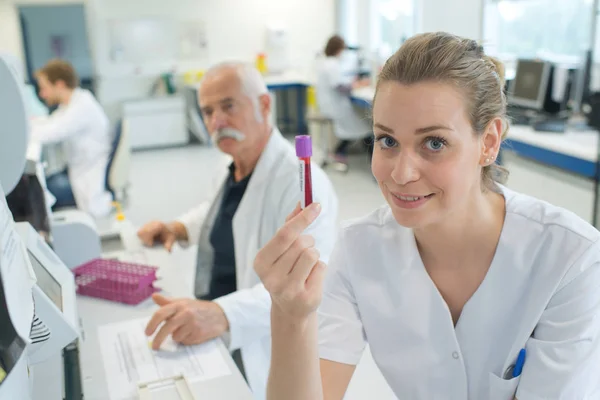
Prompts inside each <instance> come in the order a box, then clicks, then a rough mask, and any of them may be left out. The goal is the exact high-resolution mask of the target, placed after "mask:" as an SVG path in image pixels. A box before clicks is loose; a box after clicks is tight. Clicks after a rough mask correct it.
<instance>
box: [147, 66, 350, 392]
mask: <svg viewBox="0 0 600 400" xmlns="http://www.w3.org/2000/svg"><path fill="white" fill-rule="evenodd" d="M198 97H199V102H200V109H201V111H202V114H203V118H204V122H205V123H206V126H207V128H208V131H209V132H211V135H212V138H213V141H214V142H215V143H216V144H217V146H218V148H219V149H220V150H221V152H223V153H224V155H223V158H224V161H225V163H223V165H222V166H220V165H215V166H214V168H213V169H212V170H207V171H206V172H207V173H215V174H216V182H217V185H216V188H215V190H214V191H210V192H209V200H208V201H206V202H204V203H202V204H200V205H199V206H198V207H197V208H195V209H192V210H191V211H190V212H189V213H187V214H186V215H184V216H182V217H181V218H180V219H179V220H177V221H174V222H171V223H166V224H165V223H162V222H150V223H148V224H147V225H145V226H143V227H142V228H141V229H140V231H139V233H138V234H139V237H140V238H141V240H142V241H143V242H144V243H145V244H146V245H152V244H153V243H155V242H156V241H158V242H162V244H164V246H165V247H166V248H167V249H168V250H170V249H171V247H172V246H173V244H174V242H175V241H180V242H190V243H192V244H196V243H197V244H198V260H197V269H196V281H195V296H196V298H197V299H167V298H165V297H163V296H160V295H155V296H154V300H155V301H156V303H157V304H158V305H160V306H162V307H161V309H160V310H158V311H157V312H156V313H155V314H154V316H153V317H152V319H151V321H150V323H149V324H148V328H147V331H146V333H147V334H149V335H151V334H152V333H154V332H156V331H158V333H157V334H156V337H155V339H154V343H153V344H154V346H155V347H156V348H157V347H159V346H160V343H161V342H162V341H163V340H164V339H165V337H167V336H168V335H171V336H172V338H173V339H174V340H175V341H176V342H179V343H183V344H196V343H201V342H204V341H206V340H209V339H212V338H215V337H219V336H222V335H225V334H228V335H229V347H230V349H231V350H232V351H233V350H236V349H241V358H242V359H243V363H240V360H239V358H238V357H237V356H238V353H237V352H235V353H234V359H235V360H236V362H237V363H238V365H240V364H242V365H243V368H241V369H242V371H244V370H245V374H246V377H247V380H248V382H249V384H250V387H251V389H252V391H253V393H254V395H255V398H257V399H264V398H265V388H266V381H267V376H268V369H269V361H270V343H271V339H270V309H271V299H270V297H269V294H268V293H267V291H266V290H265V289H264V287H263V285H262V284H261V283H260V280H259V279H258V276H257V275H256V273H255V272H254V269H253V262H254V257H255V255H256V253H257V252H258V250H259V249H260V248H261V247H262V246H264V245H265V244H266V243H267V241H268V240H270V239H271V238H272V237H273V235H275V233H276V232H277V229H278V228H280V227H281V226H282V225H283V224H284V223H285V219H286V216H287V214H289V210H290V209H293V208H294V207H295V206H296V204H297V203H298V201H299V200H300V194H301V192H300V183H299V178H298V159H297V158H296V154H295V150H294V147H293V145H292V144H291V143H290V142H289V141H288V140H287V139H285V138H284V137H283V136H282V135H281V133H280V132H279V130H278V129H277V128H275V127H273V126H271V124H270V122H269V114H270V111H271V104H270V97H269V95H268V91H267V87H266V85H265V83H264V81H263V79H262V77H261V75H260V73H259V72H258V71H257V70H256V69H255V68H254V67H252V66H247V65H244V64H237V63H229V64H222V65H219V66H216V67H214V68H212V69H211V70H209V71H208V72H207V73H206V75H205V76H204V79H203V80H202V83H201V85H200V90H199V96H198ZM312 171H313V176H312V179H313V188H314V189H313V192H314V196H315V198H316V199H317V200H316V201H319V202H321V204H322V205H323V211H322V213H321V216H320V217H319V219H318V220H317V221H316V222H315V224H314V225H313V226H311V227H310V228H309V230H308V231H309V232H312V233H313V237H314V240H313V239H308V238H307V240H308V242H307V243H305V245H308V246H309V247H311V248H313V247H314V248H315V249H318V251H319V252H320V254H321V256H322V257H324V258H325V259H327V258H328V256H329V253H330V252H331V251H332V249H333V241H334V240H335V232H336V231H335V229H336V223H337V208H338V205H337V197H336V195H335V192H334V190H333V186H332V185H331V182H330V181H329V179H328V178H327V176H326V175H325V174H324V173H323V171H322V170H321V169H319V168H318V167H315V166H313V170H312ZM161 323H164V324H163V325H162V327H161V328H160V329H157V328H159V325H160V324H161Z"/></svg>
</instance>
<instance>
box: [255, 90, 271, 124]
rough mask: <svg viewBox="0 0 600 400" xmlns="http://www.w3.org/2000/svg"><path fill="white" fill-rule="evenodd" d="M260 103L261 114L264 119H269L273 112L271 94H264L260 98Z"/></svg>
mask: <svg viewBox="0 0 600 400" xmlns="http://www.w3.org/2000/svg"><path fill="white" fill-rule="evenodd" d="M258 104H259V107H260V115H262V116H263V118H264V120H265V121H266V120H268V119H269V115H270V114H271V96H269V94H268V93H267V94H263V95H261V96H260V97H259V98H258Z"/></svg>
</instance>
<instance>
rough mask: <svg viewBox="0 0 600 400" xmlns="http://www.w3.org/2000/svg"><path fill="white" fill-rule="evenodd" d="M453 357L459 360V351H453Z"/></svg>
mask: <svg viewBox="0 0 600 400" xmlns="http://www.w3.org/2000/svg"><path fill="white" fill-rule="evenodd" d="M452 358H454V359H455V360H458V352H457V351H455V352H454V353H452Z"/></svg>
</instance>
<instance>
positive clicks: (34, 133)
mask: <svg viewBox="0 0 600 400" xmlns="http://www.w3.org/2000/svg"><path fill="white" fill-rule="evenodd" d="M88 123H89V120H88V113H86V112H85V107H84V105H83V104H79V103H76V104H70V105H69V106H67V107H65V109H64V110H61V109H59V110H56V111H55V112H53V113H52V114H50V115H49V116H48V117H47V118H41V119H34V120H33V121H32V122H31V139H32V140H33V141H36V142H39V143H57V142H61V141H63V140H65V139H67V138H69V137H71V136H74V135H76V134H77V133H79V132H81V131H83V130H84V129H85V127H86V126H87V125H88Z"/></svg>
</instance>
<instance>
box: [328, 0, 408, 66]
mask: <svg viewBox="0 0 600 400" xmlns="http://www.w3.org/2000/svg"><path fill="white" fill-rule="evenodd" d="M418 1H419V0H338V1H337V19H338V32H339V33H340V34H341V35H342V36H343V37H344V38H345V39H346V41H347V42H348V43H349V44H352V45H359V46H361V47H363V51H366V52H371V51H377V52H378V53H379V54H380V56H381V57H382V58H387V57H389V56H391V55H392V54H393V53H394V52H395V51H396V50H397V49H398V47H400V45H401V44H402V42H403V41H404V40H406V39H407V38H409V37H410V36H412V35H414V34H415V33H416V30H417V29H416V26H415V25H416V22H415V21H416V14H415V10H416V8H417V7H416V4H417V2H418Z"/></svg>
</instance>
